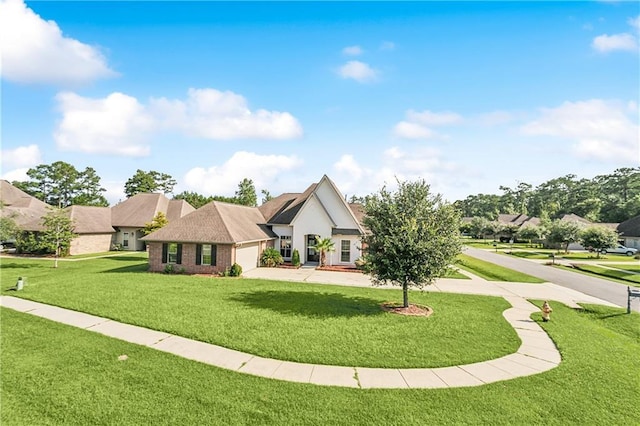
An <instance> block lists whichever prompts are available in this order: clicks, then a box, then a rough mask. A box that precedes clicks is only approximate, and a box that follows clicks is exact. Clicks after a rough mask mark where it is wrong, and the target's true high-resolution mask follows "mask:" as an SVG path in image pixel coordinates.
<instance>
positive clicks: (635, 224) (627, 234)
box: [617, 216, 640, 249]
mask: <svg viewBox="0 0 640 426" xmlns="http://www.w3.org/2000/svg"><path fill="white" fill-rule="evenodd" d="M617 231H618V233H619V234H620V239H621V240H622V245H624V246H625V247H632V248H637V249H640V216H635V217H632V218H631V219H628V220H625V221H624V222H622V223H621V224H619V225H618V227H617Z"/></svg>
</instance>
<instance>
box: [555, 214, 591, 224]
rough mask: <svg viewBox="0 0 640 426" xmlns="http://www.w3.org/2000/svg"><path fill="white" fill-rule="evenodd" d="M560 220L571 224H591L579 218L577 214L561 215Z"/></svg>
mask: <svg viewBox="0 0 640 426" xmlns="http://www.w3.org/2000/svg"><path fill="white" fill-rule="evenodd" d="M560 220H562V221H564V222H573V223H579V224H582V225H592V224H593V222H591V221H590V220H588V219H585V218H584V217H580V216H578V215H577V214H573V213H571V214H565V215H563V216H562V217H561V218H560Z"/></svg>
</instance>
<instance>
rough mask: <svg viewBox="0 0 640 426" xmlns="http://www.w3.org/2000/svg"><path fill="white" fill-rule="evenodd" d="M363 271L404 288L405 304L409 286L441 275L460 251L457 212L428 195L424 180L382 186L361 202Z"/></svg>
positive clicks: (429, 281) (379, 281)
mask: <svg viewBox="0 0 640 426" xmlns="http://www.w3.org/2000/svg"><path fill="white" fill-rule="evenodd" d="M364 210H365V217H364V225H365V227H366V228H367V229H369V230H370V233H368V234H367V235H366V236H365V237H364V243H365V244H366V247H367V249H366V251H365V253H364V260H365V270H366V272H367V273H369V274H370V275H371V276H372V278H373V282H374V284H377V285H384V284H389V283H390V284H393V285H397V286H401V287H402V292H403V306H404V307H408V306H409V296H408V289H409V287H413V286H416V287H420V288H421V287H423V286H424V285H427V284H431V283H433V281H434V280H435V279H436V278H438V277H441V276H443V275H444V274H445V273H446V272H447V269H448V268H449V266H450V265H451V264H452V263H453V261H454V259H455V257H456V256H457V255H458V253H460V247H461V244H460V235H459V232H458V229H459V227H460V216H459V212H458V211H457V210H456V209H454V207H453V206H452V205H450V204H448V203H446V202H445V201H443V200H442V197H441V195H439V194H438V195H432V194H431V193H430V192H429V185H428V184H427V183H426V182H425V181H424V180H419V181H416V182H398V189H397V190H396V191H394V192H391V191H389V190H387V189H386V187H384V188H382V189H381V190H380V192H379V193H377V194H374V195H373V196H371V197H369V198H368V199H367V202H366V203H365V205H364Z"/></svg>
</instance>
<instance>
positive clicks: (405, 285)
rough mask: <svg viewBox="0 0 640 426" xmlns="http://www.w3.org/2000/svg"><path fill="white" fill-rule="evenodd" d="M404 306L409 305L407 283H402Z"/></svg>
mask: <svg viewBox="0 0 640 426" xmlns="http://www.w3.org/2000/svg"><path fill="white" fill-rule="evenodd" d="M402 306H403V307H405V308H408V307H409V286H408V285H407V283H404V284H402Z"/></svg>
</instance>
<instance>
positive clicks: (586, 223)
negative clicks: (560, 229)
mask: <svg viewBox="0 0 640 426" xmlns="http://www.w3.org/2000/svg"><path fill="white" fill-rule="evenodd" d="M560 220H561V221H564V222H570V223H575V224H576V225H578V226H579V227H580V228H588V227H591V226H601V227H603V228H609V229H613V230H614V231H615V230H617V228H618V225H619V224H618V223H604V222H591V221H590V220H589V219H585V218H584V217H581V216H578V215H577V214H573V213H571V214H565V215H564V216H562V217H561V218H560ZM568 249H569V250H584V249H585V248H584V246H582V244H580V243H578V242H576V243H571V244H569V247H568Z"/></svg>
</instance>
